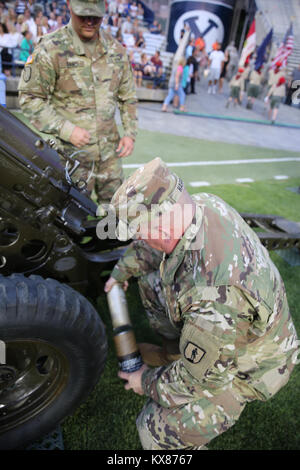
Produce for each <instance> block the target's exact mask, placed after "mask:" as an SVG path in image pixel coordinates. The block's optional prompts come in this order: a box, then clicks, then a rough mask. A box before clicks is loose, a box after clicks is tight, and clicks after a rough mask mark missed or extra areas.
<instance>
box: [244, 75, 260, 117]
mask: <svg viewBox="0 0 300 470" xmlns="http://www.w3.org/2000/svg"><path fill="white" fill-rule="evenodd" d="M261 80H262V73H261V67H260V68H259V69H257V70H252V72H251V73H250V75H249V86H248V90H247V95H248V99H247V105H246V108H247V109H252V108H253V105H254V102H255V99H256V98H258V96H259V93H260V85H261Z"/></svg>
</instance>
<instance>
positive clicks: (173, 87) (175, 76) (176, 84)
mask: <svg viewBox="0 0 300 470" xmlns="http://www.w3.org/2000/svg"><path fill="white" fill-rule="evenodd" d="M185 62H186V61H185V59H184V58H181V59H180V60H179V62H178V66H177V67H176V68H174V70H173V72H172V74H171V78H170V83H169V91H168V95H167V97H166V99H165V101H164V103H163V106H162V111H163V112H167V110H168V105H169V104H170V103H171V101H173V99H174V97H175V96H176V95H177V96H178V98H179V106H180V107H179V109H180V111H184V110H185V108H184V103H185V93H184V91H183V88H182V77H183V67H184V66H185Z"/></svg>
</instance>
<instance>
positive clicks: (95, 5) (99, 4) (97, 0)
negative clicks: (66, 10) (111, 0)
mask: <svg viewBox="0 0 300 470" xmlns="http://www.w3.org/2000/svg"><path fill="white" fill-rule="evenodd" d="M70 4H71V8H72V10H73V12H74V13H75V15H78V16H98V17H100V18H102V17H103V16H104V15H105V1H104V0H70Z"/></svg>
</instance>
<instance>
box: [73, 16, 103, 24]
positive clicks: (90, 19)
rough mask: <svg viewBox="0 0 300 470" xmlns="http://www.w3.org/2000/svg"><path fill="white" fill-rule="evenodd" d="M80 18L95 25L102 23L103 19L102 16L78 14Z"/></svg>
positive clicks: (83, 21)
mask: <svg viewBox="0 0 300 470" xmlns="http://www.w3.org/2000/svg"><path fill="white" fill-rule="evenodd" d="M78 18H79V19H80V21H81V22H82V23H88V24H93V25H95V24H97V23H100V22H101V20H102V18H101V17H99V16H78Z"/></svg>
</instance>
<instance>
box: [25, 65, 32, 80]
mask: <svg viewBox="0 0 300 470" xmlns="http://www.w3.org/2000/svg"><path fill="white" fill-rule="evenodd" d="M23 79H24V82H26V83H27V82H29V80H30V79H31V67H30V65H26V67H24V73H23Z"/></svg>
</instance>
